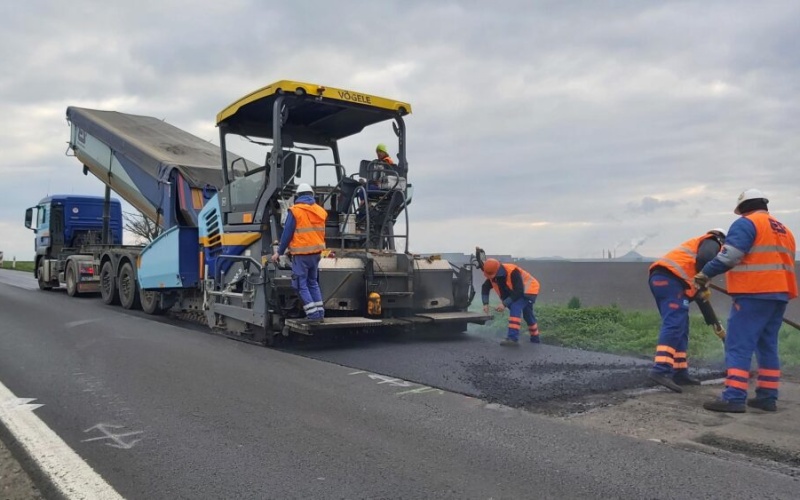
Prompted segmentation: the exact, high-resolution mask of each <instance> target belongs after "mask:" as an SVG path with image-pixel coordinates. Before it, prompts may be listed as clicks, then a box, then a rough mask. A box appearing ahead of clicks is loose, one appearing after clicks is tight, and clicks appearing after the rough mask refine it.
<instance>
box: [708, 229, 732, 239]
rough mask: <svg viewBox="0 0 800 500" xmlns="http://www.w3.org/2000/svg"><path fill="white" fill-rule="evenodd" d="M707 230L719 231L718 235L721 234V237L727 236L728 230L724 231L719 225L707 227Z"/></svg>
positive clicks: (710, 231) (711, 231)
mask: <svg viewBox="0 0 800 500" xmlns="http://www.w3.org/2000/svg"><path fill="white" fill-rule="evenodd" d="M708 232H709V233H719V234H720V235H722V237H723V238H727V237H728V232H727V231H725V230H724V229H722V228H721V227H715V228H714V229H709V230H708Z"/></svg>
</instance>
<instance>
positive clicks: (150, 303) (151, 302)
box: [139, 289, 164, 316]
mask: <svg viewBox="0 0 800 500" xmlns="http://www.w3.org/2000/svg"><path fill="white" fill-rule="evenodd" d="M139 302H141V304H142V311H144V312H146V313H147V314H152V315H155V316H158V315H159V314H163V313H164V309H163V308H162V307H161V293H160V292H153V291H150V290H142V289H139Z"/></svg>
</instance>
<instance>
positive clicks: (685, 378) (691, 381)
mask: <svg viewBox="0 0 800 500" xmlns="http://www.w3.org/2000/svg"><path fill="white" fill-rule="evenodd" d="M672 381H673V382H675V383H676V384H678V385H700V381H699V380H697V379H696V378H692V377H690V376H689V374H688V373H678V374H676V375H674V376H673V377H672Z"/></svg>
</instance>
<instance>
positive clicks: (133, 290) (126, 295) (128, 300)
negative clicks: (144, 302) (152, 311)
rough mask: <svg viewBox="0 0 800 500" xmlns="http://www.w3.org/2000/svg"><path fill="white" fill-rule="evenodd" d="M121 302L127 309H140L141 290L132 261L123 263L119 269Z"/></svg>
mask: <svg viewBox="0 0 800 500" xmlns="http://www.w3.org/2000/svg"><path fill="white" fill-rule="evenodd" d="M118 283H119V302H120V303H121V304H122V307H124V308H125V309H139V308H141V303H140V302H139V290H138V287H137V286H136V273H134V272H133V266H132V265H131V263H130V262H126V263H124V264H122V267H121V268H120V270H119V280H118Z"/></svg>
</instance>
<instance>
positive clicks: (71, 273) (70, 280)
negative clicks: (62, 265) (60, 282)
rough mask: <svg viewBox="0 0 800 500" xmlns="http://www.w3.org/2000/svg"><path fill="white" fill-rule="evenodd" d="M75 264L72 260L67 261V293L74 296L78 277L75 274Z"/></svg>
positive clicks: (76, 291)
mask: <svg viewBox="0 0 800 500" xmlns="http://www.w3.org/2000/svg"><path fill="white" fill-rule="evenodd" d="M75 274H76V273H75V264H74V263H72V262H68V263H67V276H66V280H67V295H69V296H70V297H75V296H77V295H79V294H78V277H77V276H76V275H75Z"/></svg>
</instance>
